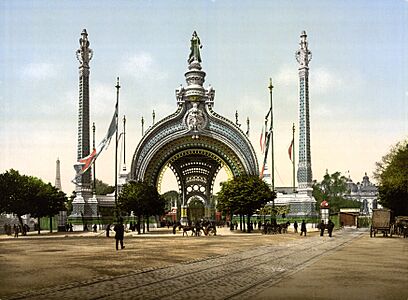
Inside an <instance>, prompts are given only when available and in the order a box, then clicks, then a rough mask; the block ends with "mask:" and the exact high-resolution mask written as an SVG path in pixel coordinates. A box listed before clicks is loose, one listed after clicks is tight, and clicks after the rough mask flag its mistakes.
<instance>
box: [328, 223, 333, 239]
mask: <svg viewBox="0 0 408 300" xmlns="http://www.w3.org/2000/svg"><path fill="white" fill-rule="evenodd" d="M333 228H334V223H333V222H332V220H329V222H328V223H327V232H328V233H329V237H332V232H333Z"/></svg>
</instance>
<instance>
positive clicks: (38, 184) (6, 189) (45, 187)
mask: <svg viewBox="0 0 408 300" xmlns="http://www.w3.org/2000/svg"><path fill="white" fill-rule="evenodd" d="M0 200H1V201H0V203H1V204H0V208H1V211H2V212H6V213H12V214H15V215H17V217H18V219H19V222H20V225H21V226H23V220H22V216H23V215H26V214H31V215H32V216H33V217H38V218H41V217H43V216H49V217H50V218H51V217H52V216H53V215H55V214H56V213H58V212H59V211H60V210H64V209H65V201H66V198H65V194H64V193H63V192H61V191H58V190H57V189H56V188H55V187H53V186H52V185H51V184H50V183H48V184H45V183H44V182H43V181H42V180H41V179H39V178H36V177H33V176H26V175H20V174H19V172H18V171H16V170H13V169H11V170H10V171H6V172H5V173H3V174H0ZM38 223H39V222H38ZM51 228H52V227H51Z"/></svg>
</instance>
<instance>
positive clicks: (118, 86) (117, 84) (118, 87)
mask: <svg viewBox="0 0 408 300" xmlns="http://www.w3.org/2000/svg"><path fill="white" fill-rule="evenodd" d="M115 88H117V89H120V85H119V77H117V78H116V86H115Z"/></svg>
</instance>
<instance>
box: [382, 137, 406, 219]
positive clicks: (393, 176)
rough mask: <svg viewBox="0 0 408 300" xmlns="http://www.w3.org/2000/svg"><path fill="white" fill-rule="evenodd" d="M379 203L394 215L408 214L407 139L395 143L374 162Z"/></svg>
mask: <svg viewBox="0 0 408 300" xmlns="http://www.w3.org/2000/svg"><path fill="white" fill-rule="evenodd" d="M374 177H375V179H376V180H377V181H378V183H379V188H378V192H379V203H380V204H381V205H382V206H384V207H386V208H390V209H392V210H393V211H394V214H395V215H396V216H402V215H405V216H406V215H408V140H404V141H402V142H400V143H397V144H396V145H395V146H394V147H392V148H391V150H390V152H389V153H387V154H386V155H385V156H383V157H382V159H381V161H380V162H377V163H376V170H375V172H374Z"/></svg>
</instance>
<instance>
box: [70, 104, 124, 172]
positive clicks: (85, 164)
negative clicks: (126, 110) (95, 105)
mask: <svg viewBox="0 0 408 300" xmlns="http://www.w3.org/2000/svg"><path fill="white" fill-rule="evenodd" d="M117 118H118V104H117V103H116V107H115V113H114V114H113V118H112V121H111V123H110V125H109V128H108V132H107V133H106V135H105V137H104V138H103V140H102V141H101V142H100V143H99V145H98V146H97V147H96V149H94V150H93V151H92V153H91V154H89V155H88V156H86V157H83V158H81V159H80V160H78V164H77V165H80V166H82V167H81V168H79V167H78V168H75V170H76V172H77V174H76V176H75V178H77V177H78V176H79V175H82V174H84V173H85V172H86V171H87V170H88V169H89V168H90V167H91V166H92V164H93V163H94V161H95V160H96V159H97V158H98V156H99V154H100V153H101V152H102V150H103V149H104V148H105V147H106V148H107V147H108V145H109V143H110V140H111V139H112V136H113V135H114V134H115V132H116V130H117V125H116V124H117Z"/></svg>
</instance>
